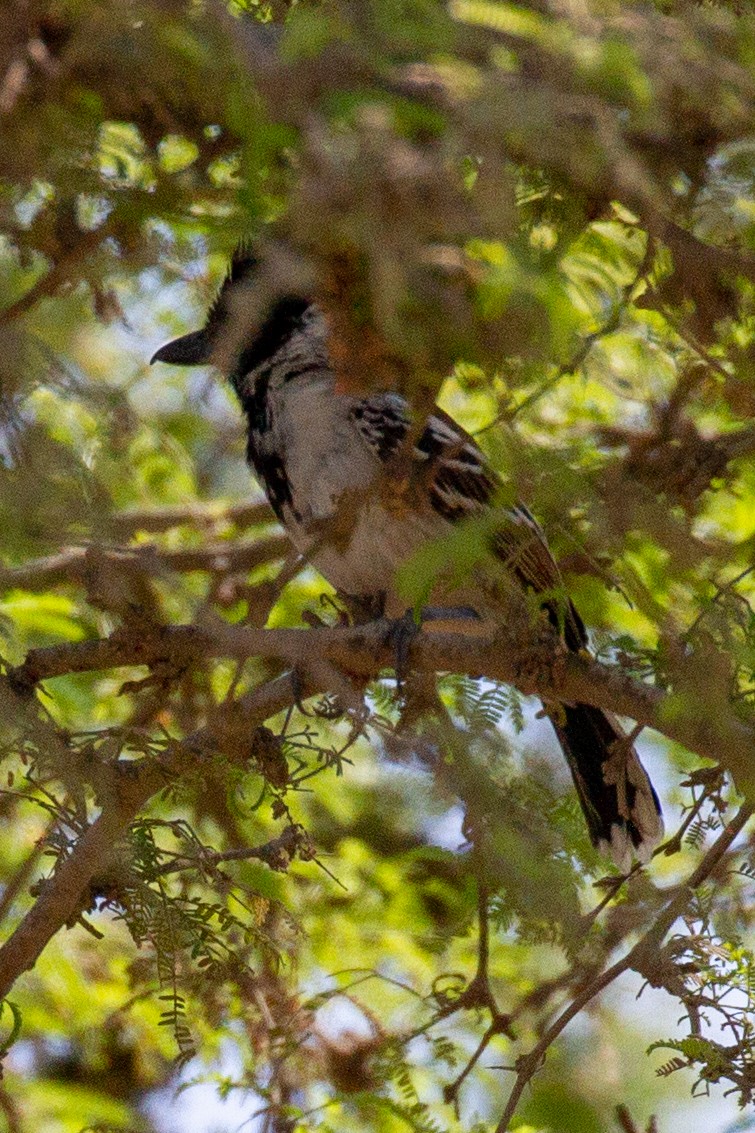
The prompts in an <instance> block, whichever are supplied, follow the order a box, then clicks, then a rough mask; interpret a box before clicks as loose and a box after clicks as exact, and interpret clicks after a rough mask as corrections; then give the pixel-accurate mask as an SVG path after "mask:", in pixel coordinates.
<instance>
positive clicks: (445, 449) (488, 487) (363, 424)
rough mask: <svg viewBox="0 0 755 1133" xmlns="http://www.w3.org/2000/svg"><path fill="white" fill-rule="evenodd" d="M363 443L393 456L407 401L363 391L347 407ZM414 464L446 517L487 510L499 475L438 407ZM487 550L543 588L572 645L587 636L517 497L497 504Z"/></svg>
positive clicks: (385, 458) (405, 422) (453, 519)
mask: <svg viewBox="0 0 755 1133" xmlns="http://www.w3.org/2000/svg"><path fill="white" fill-rule="evenodd" d="M352 417H353V420H354V423H355V425H356V427H357V429H358V431H359V433H360V434H361V436H362V437H363V439H364V441H365V442H366V444H367V445H368V446H369V447H370V448H371V449H372V451H373V452H374V453H375V455H376V456H378V457H379V459H380V460H381V461H382V462H383V463H386V464H387V463H388V462H389V461H390V459H391V458H392V457H394V456H396V455H397V454H398V453H399V451H400V449H401V445H402V442H403V440H404V438H405V437H406V435H407V432H408V430H409V428H410V425H411V419H410V413H409V409H408V406H407V403H406V402H405V401H404V399H403V398H402V397H400V396H399V395H398V394H395V393H381V394H373V395H371V396H370V397H366V398H360V399H359V401H357V402H356V403H355V405H354V408H353V410H352ZM413 470H415V471H416V474H417V478H418V479H419V480H420V481H421V482H423V483H424V484H425V485H426V486H427V491H428V496H429V501H430V504H431V506H432V508H433V510H434V511H436V512H437V513H438V514H439V515H441V516H442V517H443V518H444V519H446V520H448V521H449V522H450V523H458V522H459V521H461V520H462V519H466V518H468V517H472V516H479V515H484V513H485V511H486V509H487V508H488V507H490V506H492V505H494V504H495V497H496V495H497V494H498V493H499V492H500V489H501V480H500V477H499V476H498V475H497V474H496V473H495V472H494V471H493V469H492V468H491V467H490V465H489V464H488V463H487V461H486V459H485V456H484V455H483V453H482V452H481V450H480V449H479V448H478V447H477V445H476V444H475V443H474V441H473V439H472V438H471V437H470V436H469V434H468V433H466V432H465V431H464V429H462V428H461V426H460V425H458V424H457V423H456V422H455V421H454V420H453V418H452V417H449V416H448V414H446V413H444V412H443V411H442V410H441V409H437V408H436V409H435V410H434V411H433V413H432V414H431V416H430V417H428V419H427V421H426V423H425V426H424V429H423V430H422V432H421V433H420V435H419V437H418V438H417V441H416V443H415V445H414V451H413ZM500 514H501V518H502V522H501V525H500V527H498V528H497V529H496V531H495V534H494V536H493V540H492V548H491V549H492V551H493V553H494V554H495V556H496V558H498V559H499V560H500V561H501V562H502V563H503V564H504V566H505V567H506V568H507V569H508V570H509V571H510V572H511V573H512V574H513V575H514V576H515V577H516V578H517V579H518V580H519V582H520V583H521V584H522V585H523V586H524V587H525V589H527V590H530V591H534V592H535V593H538V594H543V595H544V596H545V602H544V606H545V608H546V609H547V610H548V613H549V615H550V616H551V619H552V620H553V622H554V624H556V625H557V626H558V627H559V628H560V629H561V630H562V631H563V633H564V636H565V639H566V643H567V645H568V646H569V648H570V649H575V650H576V649H579V648H580V647H581V646H582V645H584V644H585V641H586V634H585V630H584V626H583V625H582V621H581V619H580V617H579V615H578V614H577V612H576V610H575V609H574V607H573V606H572V604H571V602H569V601H568V600H566V601H564V599H563V597H561V598H559V595H563V583H562V580H561V574H560V572H559V569H558V566H557V564H556V561H555V559H554V558H553V555H552V554H551V552H550V549H549V547H548V544H547V542H546V540H545V535H544V534H543V532H542V530H541V528H540V526H539V524H538V522H537V520H536V519H535V518H534V516H532V514H531V513H530V512H529V510H528V509H527V508H526V507H525V506H524V505H523V504H521V503H517V504H515V505H514V506H513V507H507V508H505V509H501V512H500Z"/></svg>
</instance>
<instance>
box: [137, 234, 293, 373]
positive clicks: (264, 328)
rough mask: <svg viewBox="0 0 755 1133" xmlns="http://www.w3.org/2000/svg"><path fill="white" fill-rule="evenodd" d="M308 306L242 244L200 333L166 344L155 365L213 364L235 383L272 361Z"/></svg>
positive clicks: (154, 360)
mask: <svg viewBox="0 0 755 1133" xmlns="http://www.w3.org/2000/svg"><path fill="white" fill-rule="evenodd" d="M310 306H311V303H310V301H309V300H308V299H305V298H302V297H301V296H298V295H290V294H285V293H282V289H280V288H279V287H276V286H275V285H274V283H273V285H271V281H270V277H269V275H266V276H264V277H263V264H262V262H261V261H260V259H259V258H258V257H257V256H256V255H255V254H254V253H253V252H251V251H250V250H249V248H248V247H246V246H245V245H242V246H241V247H239V248H237V249H236V251H235V252H234V255H233V258H232V260H231V264H230V267H229V270H228V274H227V275H226V278H225V280H224V281H223V284H222V286H221V288H220V290H219V292H218V294H217V296H216V298H215V300H214V302H213V304H212V306H211V307H210V309H209V311H208V312H207V316H206V318H205V323H204V326H203V327H202V328H201V330H194V331H191V332H190V333H189V334H184V335H181V337H180V338H174V339H173V340H172V341H171V342H166V344H165V345H164V346H161V347H160V349H159V350H158V351H157V352H156V353H155V354H154V355H153V356H152V358H151V362H168V363H172V364H173V365H177V366H206V365H215V366H218V367H219V368H220V369H221V370H222V371H223V372H224V373H226V374H228V375H229V376H230V377H231V378H232V379H234V381H235V380H237V379H238V378H239V377H240V376H241V375H244V374H247V373H249V371H251V370H253V369H254V368H255V366H258V365H260V364H261V363H262V362H264V361H266V360H267V359H268V358H270V357H271V356H272V355H273V354H274V353H275V352H276V350H277V349H279V347H280V346H281V345H282V343H283V342H285V341H286V339H287V338H289V337H290V336H291V334H292V333H293V331H294V330H295V329H296V328H297V326H298V325H300V322H301V319H302V316H303V315H304V313H305V312H306V311H307V310H308V309H309V308H310Z"/></svg>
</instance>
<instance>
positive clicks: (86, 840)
mask: <svg viewBox="0 0 755 1133" xmlns="http://www.w3.org/2000/svg"><path fill="white" fill-rule="evenodd" d="M310 691H311V690H310ZM294 696H295V690H294V688H293V685H292V682H291V679H290V677H289V676H288V675H286V676H282V677H278V678H276V679H275V680H273V681H270V682H268V683H267V684H265V685H263V686H262V687H261V688H258V689H255V690H254V691H253V692H250V693H247V694H246V695H245V696H243V697H240V698H239V700H238V701H235V702H234V703H233V705H232V709H233V721H234V731H233V735H237V734H238V730H244V731H246V732H247V733H251V731H252V729H253V728H254V727H256V726H257V725H259V724H262V723H263V722H264V721H265V720H266V719H268V718H269V717H270V716H272V715H274V714H275V713H276V712H279V711H280V710H281V709H282V708H285V707H286V705H287V704H290V703H291V700H292V699H293V698H294ZM230 737H231V733H230V732H227V731H225V730H224V729H223V728H222V727H217V726H209V727H206V728H202V729H200V730H199V731H197V732H195V733H194V734H193V735H192V736H189V737H188V738H187V739H186V740H184V741H183V742H180V743H176V744H173V745H171V746H170V747H169V748H168V749H167V750H166V752H165V754H164V757H163V758H162V759H161V760H160V762H159V763H158V762H155V761H152V760H146V759H145V760H141V761H139V762H135V763H128V762H125V761H124V763H122V764H121V765H120V767H119V770H120V774H119V776H118V783H117V787H116V789H115V790H114V791H113V793H112V796H111V798H110V799H109V800H108V801H107V802H106V803H105V804H104V805H103V808H102V811H101V813H100V815H99V817H98V818H97V819H96V821H95V822H93V823H92V825H91V826H90V827H89V828H88V830H87V831H86V833H85V834H84V835H83V837H81V838H80V839H79V841H78V842H77V843H76V844H75V846H74V847H73V848H72V849H71V851H70V853H69V854H68V855H67V856H66V857H65V858H63V859H62V860H60V861H59V863H58V866H57V868H56V870H55V872H54V874H53V875H52V877H51V878H49V879H48V880H47V881H46V882H45V883H44V885H43V886H42V891H41V893H40V896H39V897H38V898H37V901H36V902H35V904H34V905H33V907H32V908H31V909H30V910H29V912H28V913H27V914H26V916H25V917H24V919H23V920H22V921H21V923H20V924H19V926H18V927H17V928H16V930H15V931H14V932H13V933H12V935H11V936H10V937H9V938H8V939H7V940H6V942H5V943H4V944H3V945H2V947H0V1000H2V999H4V998H5V997H6V996H7V995H8V992H9V991H10V990H11V988H12V987H13V984H14V983H15V981H16V980H17V979H18V977H19V976H20V975H22V974H23V972H25V971H27V970H28V969H29V968H32V967H33V966H34V964H35V963H36V961H37V959H38V957H39V956H40V954H41V953H42V951H43V949H44V948H45V947H46V945H47V944H48V942H49V941H50V940H51V939H52V937H53V936H54V935H55V933H56V932H57V931H58V930H59V929H60V928H62V926H63V925H67V924H71V923H73V921H74V920H75V918H76V916H77V915H78V913H79V912H80V910H81V905H82V900H83V899H85V895H86V893H87V888H88V886H89V885H90V883H91V881H92V879H93V878H94V877H95V876H96V875H97V874H99V873H101V872H102V870H103V868H104V867H106V865H107V863H108V862H109V861H110V860H111V859H112V856H113V854H114V853H115V852H116V851H117V846H118V842H119V840H120V839H121V838H122V836H123V833H124V831H125V830H126V829H127V827H128V826H129V824H130V823H131V822H132V821H133V819H134V818H135V817H136V815H137V814H138V813H139V811H140V810H141V809H142V807H144V805H145V804H146V803H147V802H148V800H149V799H150V797H151V796H152V795H153V794H155V792H156V791H158V790H160V788H161V787H163V786H164V784H165V782H166V781H167V780H168V779H169V778H170V777H171V776H173V775H180V774H186V773H187V772H188V771H190V770H192V769H193V768H196V767H197V766H202V765H203V762H204V760H205V758H206V755H207V752H208V751H210V750H212V749H215V750H217V749H218V748H220V749H221V750H224V752H225V753H226V754H227V755H228V756H229V757H230V758H231V759H234V758H235V759H236V760H238V759H239V758H240V757H242V753H240V752H239V750H238V749H237V748H236V747H235V745H233V743H232V742H231V743H229V739H230Z"/></svg>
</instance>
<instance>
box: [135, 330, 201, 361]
mask: <svg viewBox="0 0 755 1133" xmlns="http://www.w3.org/2000/svg"><path fill="white" fill-rule="evenodd" d="M211 355H212V341H211V339H210V336H209V335H208V334H207V331H204V330H194V331H192V332H191V334H184V335H182V336H181V337H180V338H174V339H173V341H172V342H166V343H165V346H161V347H160V349H159V350H158V351H157V353H155V354H153V355H152V357H151V359H150V365H151V364H152V363H153V362H171V363H173V364H174V365H176V366H205V365H207V363H208V362H209V361H210V357H211Z"/></svg>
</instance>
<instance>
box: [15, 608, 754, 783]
mask: <svg viewBox="0 0 755 1133" xmlns="http://www.w3.org/2000/svg"><path fill="white" fill-rule="evenodd" d="M200 654H201V655H202V656H205V657H207V656H216V657H219V656H224V657H234V658H236V659H237V660H245V659H247V658H250V657H274V658H278V659H281V660H284V661H286V662H288V663H290V664H296V665H301V666H303V667H304V668H306V667H307V665H308V664H309V663H311V662H312V661H313V660H317V661H318V662H324V661H325V662H328V663H330V664H331V665H334V666H336V667H337V668H338V669H340V670H341V671H343V672H346V673H348V674H349V675H351V676H354V677H359V678H370V677H376V676H377V675H378V674H379V673H380V671H381V669H384V668H387V667H392V666H393V664H394V662H395V653H394V650H393V647H392V646H391V645H390V644H389V641H388V633H387V627H386V624H385V623H383V622H373V623H371V624H370V625H367V626H357V627H354V628H351V627H342V626H336V627H322V628H317V629H273V630H265V629H252V628H249V627H240V626H231V625H228V624H227V623H226V622H222V621H220V619H218V620H217V621H216V622H215V623H214V624H213V625H212V626H211V627H200V626H174V627H166V628H164V629H162V630H160V631H159V633H156V634H155V635H154V636H144V635H140V634H137V633H133V634H130V633H128V631H121V632H120V633H117V634H115V635H113V636H112V637H110V638H105V639H102V640H99V641H91V642H82V643H77V644H72V645H61V646H54V647H52V648H48V649H35V650H32V651H31V652H30V653H29V654H28V656H27V658H26V660H25V662H24V663H23V665H21V666H20V667H19V668H18V669H16V670H14V671H13V672H12V673H11V674H10V680H11V681H12V682H13V683H14V684H15V685H16V687H18V686H19V685H28V684H30V683H32V684H33V683H37V682H39V681H44V680H47V679H49V678H52V677H56V676H62V675H63V674H65V673H70V672H87V671H92V670H98V669H106V668H112V667H116V666H119V665H124V666H133V665H153V664H155V663H157V662H163V661H166V660H173V661H176V662H181V661H182V660H183V661H184V662H186V661H189V660H190V659H191V658H192V657H193V656H197V655H200ZM411 665H412V666H413V667H414V668H416V669H417V670H419V671H423V672H452V673H467V674H470V675H479V676H486V677H488V678H490V679H491V680H497V681H502V682H505V683H507V684H512V685H515V686H516V687H517V688H518V689H519V690H520V691H521V692H523V693H525V694H526V695H536V696H541V697H543V698H545V699H547V700H561V701H571V702H579V703H582V704H592V705H595V706H596V707H598V708H604V709H606V710H607V711H609V712H614V713H616V714H617V715H619V716H626V717H629V718H630V719H631V720H634V721H635V722H636V723H637V724H643V725H644V726H646V727H651V728H654V729H655V730H656V731H658V732H660V733H661V734H663V735H665V736H667V737H668V738H669V739H672V740H676V741H677V742H678V743H680V744H682V745H683V746H684V747H686V748H687V749H688V750H689V751H691V752H694V753H695V754H696V755H700V756H702V757H704V758H706V759H713V760H715V761H717V762H721V763H723V764H724V766H726V767H727V768H728V769H729V770H730V771H731V772H732V774H733V775H734V776H735V777H736V779H737V784H738V786H739V788H740V790H742V791H744V792H745V793H746V794H747V795H748V797H749V796H750V795H752V796H753V797H755V728H753V727H752V726H751V725H748V724H745V723H743V722H742V720H740V719H739V718H738V717H737V716H736V715H735V714H734V712H733V711H732V710H730V709H729V708H728V707H727V706H725V705H723V706H722V705H718V704H717V705H716V706H715V709H714V708H713V706H711V705H705V704H701V703H700V701H699V697H698V696H697V694H694V695H690V696H688V697H687V698H686V699H685V698H684V690H683V689H680V691H679V693H678V694H677V693H667V692H664V691H663V690H661V689H658V688H655V687H653V686H652V685H648V684H643V683H642V682H641V681H638V680H636V679H634V678H633V677H631V676H630V675H628V674H627V673H626V672H625V671H624V670H623V669H621V668H619V667H618V666H614V665H604V664H601V663H600V662H598V661H593V660H591V659H589V658H587V657H584V656H575V655H573V654H565V653H563V652H559V650H558V648H557V646H556V643H555V642H554V641H553V640H550V639H546V640H545V641H544V642H542V643H540V644H535V645H525V646H523V645H522V642H521V640H520V638H519V636H518V635H517V633H516V630H515V629H512V628H510V627H503V626H502V627H499V628H498V630H497V631H496V633H495V634H492V633H491V635H490V637H487V638H480V637H472V636H470V635H468V634H465V633H426V632H425V633H420V634H418V636H417V638H416V639H415V641H414V642H413V644H412V646H411ZM682 708H683V709H684V711H682Z"/></svg>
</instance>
